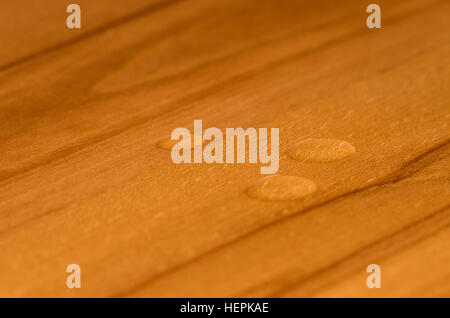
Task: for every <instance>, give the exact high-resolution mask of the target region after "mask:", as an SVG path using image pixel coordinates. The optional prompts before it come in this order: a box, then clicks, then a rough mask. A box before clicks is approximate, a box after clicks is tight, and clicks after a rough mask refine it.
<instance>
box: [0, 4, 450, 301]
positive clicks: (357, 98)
mask: <svg viewBox="0 0 450 318" xmlns="http://www.w3.org/2000/svg"><path fill="white" fill-rule="evenodd" d="M26 3H27V5H28V7H27V6H26V5H23V3H22V2H20V3H19V2H17V3H16V2H15V1H8V2H7V1H2V2H1V4H0V21H1V24H2V27H1V28H0V41H1V48H0V119H1V121H0V125H1V128H0V153H1V155H0V250H1V256H0V296H4V297H5V296H7V297H11V296H20V297H22V296H25V297H29V296H44V297H48V296H57V297H59V296H64V297H85V296H95V297H98V296H124V297H128V296H138V297H141V296H152V297H165V296H176V297H178V296H184V297H195V296H222V297H228V296H275V297H285V296H286V297H297V296H307V297H315V296H327V297H328V296H332V297H334V296H344V297H345V296H363V297H381V296H427V297H428V296H447V297H448V296H450V226H449V225H450V208H449V204H450V174H449V163H450V159H449V154H450V145H449V138H450V134H449V125H448V124H449V121H450V32H449V30H450V19H449V17H450V15H449V13H450V2H449V1H436V0H410V1H400V0H398V1H392V0H389V1H387V0H385V1H377V3H378V4H379V5H380V6H381V9H382V28H381V29H378V30H370V29H368V28H367V27H366V25H365V20H366V17H367V13H366V11H365V8H366V6H367V5H368V4H369V2H367V3H365V2H364V1H359V0H358V1H356V0H354V1H353V0H351V1H348V0H346V1H340V2H336V1H332V0H320V1H312V0H311V1H306V0H305V1H294V0H281V1H280V0H273V1H267V0H245V1H244V0H215V1H210V0H189V1H188V0H185V1H168V0H154V1H144V0H133V1H126V2H125V1H122V0H120V1H119V0H115V1H111V0H95V1H93V0H90V1H88V0H83V1H81V0H79V1H77V2H76V3H78V4H80V6H81V8H82V18H83V22H82V23H83V24H82V25H83V27H82V29H81V30H69V29H67V28H66V26H65V19H66V16H67V14H66V13H65V8H66V6H67V5H68V4H69V3H70V2H69V1H64V0H48V1H45V2H43V1H38V0H27V1H26ZM194 119H202V120H203V125H204V127H212V126H215V127H219V128H221V129H224V128H226V127H244V128H246V127H279V128H280V154H281V157H280V170H279V174H280V175H290V176H300V177H304V178H308V179H310V180H312V181H314V182H315V183H316V184H317V187H318V190H317V191H316V192H315V193H314V194H312V195H310V196H308V197H307V198H305V199H303V200H294V201H283V202H263V201H258V200H255V199H252V198H249V197H248V196H247V195H246V194H245V189H246V188H247V187H248V186H249V185H250V184H252V183H254V182H255V181H256V180H258V179H259V178H261V175H260V170H259V166H258V165H251V164H239V165H238V164H235V165H231V164H229V165H224V164H213V165H207V164H200V165H194V164H191V165H189V164H184V165H175V164H174V163H172V161H171V158H170V152H169V151H167V150H164V149H160V148H158V147H157V144H158V142H159V141H161V140H163V139H167V138H168V137H169V136H170V133H171V131H172V130H173V129H174V128H176V127H188V128H190V129H192V125H193V120H194ZM317 137H324V138H335V139H339V140H343V141H346V142H348V143H350V144H352V145H353V146H354V147H355V149H356V153H355V154H354V155H352V156H350V157H348V158H346V159H343V160H339V161H335V162H327V163H305V162H299V161H295V160H292V159H290V158H289V157H287V156H286V155H285V154H286V150H287V149H288V148H289V147H290V146H291V145H293V144H295V143H296V142H298V141H300V140H303V139H306V138H317ZM72 263H75V264H79V265H80V266H81V270H82V278H81V279H82V288H81V289H68V288H67V287H66V277H67V275H68V274H67V273H66V267H67V265H68V264H72ZM372 263H375V264H379V265H380V267H381V282H382V283H381V284H382V287H381V288H380V289H369V288H367V286H366V278H367V276H368V273H366V267H367V265H369V264H372Z"/></svg>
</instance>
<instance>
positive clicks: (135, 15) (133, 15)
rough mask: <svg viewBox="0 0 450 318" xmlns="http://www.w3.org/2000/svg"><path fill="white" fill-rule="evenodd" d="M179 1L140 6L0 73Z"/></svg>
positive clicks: (7, 66)
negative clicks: (140, 7)
mask: <svg viewBox="0 0 450 318" xmlns="http://www.w3.org/2000/svg"><path fill="white" fill-rule="evenodd" d="M181 1H184V0H164V1H162V2H158V3H153V4H150V5H148V6H147V7H144V8H142V9H141V10H139V11H136V12H133V13H131V14H129V15H126V16H124V17H120V18H118V19H116V20H113V21H111V22H109V23H107V24H104V25H101V26H99V27H97V28H95V29H93V30H90V31H86V32H85V33H83V34H81V35H80V36H78V37H76V38H73V39H69V40H66V41H63V42H60V43H57V44H55V45H52V46H49V47H47V48H45V49H43V50H40V51H39V52H36V53H32V54H29V55H27V56H24V57H21V58H19V59H17V60H15V61H12V62H10V63H7V64H5V65H2V66H0V73H1V72H4V71H6V70H8V69H11V68H13V67H15V66H18V65H20V64H23V63H26V62H28V61H32V60H34V59H36V58H38V57H41V56H43V55H47V54H49V53H51V52H53V51H57V50H60V49H63V48H66V47H68V46H71V45H74V44H76V43H79V42H81V41H84V40H86V39H89V38H91V37H94V36H96V35H98V34H100V33H103V32H105V31H107V30H109V29H111V28H116V27H119V26H122V25H125V24H127V23H129V22H131V21H133V20H135V19H139V18H142V17H145V16H146V15H149V14H152V13H154V12H157V11H160V10H163V9H166V8H168V7H170V6H172V5H174V4H176V3H179V2H181Z"/></svg>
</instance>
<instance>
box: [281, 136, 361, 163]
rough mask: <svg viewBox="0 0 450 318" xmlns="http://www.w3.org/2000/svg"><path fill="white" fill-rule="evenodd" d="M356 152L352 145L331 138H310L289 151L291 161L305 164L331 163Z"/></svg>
mask: <svg viewBox="0 0 450 318" xmlns="http://www.w3.org/2000/svg"><path fill="white" fill-rule="evenodd" d="M355 152H356V149H355V147H353V145H351V144H350V143H348V142H346V141H343V140H338V139H331V138H310V139H306V140H303V141H300V142H299V143H296V144H295V145H293V146H292V147H291V148H289V149H288V151H287V153H288V156H289V157H290V158H291V159H294V160H299V161H303V162H329V161H335V160H339V159H342V158H345V157H348V156H350V155H352V154H354V153H355Z"/></svg>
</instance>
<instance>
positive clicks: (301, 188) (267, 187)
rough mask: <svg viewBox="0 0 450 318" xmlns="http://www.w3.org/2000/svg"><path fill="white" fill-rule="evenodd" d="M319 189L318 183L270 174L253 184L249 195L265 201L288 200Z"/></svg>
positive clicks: (299, 197) (248, 192)
mask: <svg viewBox="0 0 450 318" xmlns="http://www.w3.org/2000/svg"><path fill="white" fill-rule="evenodd" d="M316 190H317V186H316V184H315V183H314V182H313V181H311V180H309V179H305V178H301V177H294V176H270V177H266V178H263V179H261V180H259V181H257V182H256V183H255V184H253V185H251V186H250V187H249V188H248V189H247V191H246V193H247V195H248V196H249V197H251V198H254V199H259V200H265V201H286V200H297V199H301V198H304V197H306V196H308V195H310V194H311V193H313V192H315V191H316Z"/></svg>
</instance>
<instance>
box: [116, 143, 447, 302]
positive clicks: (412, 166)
mask: <svg viewBox="0 0 450 318" xmlns="http://www.w3.org/2000/svg"><path fill="white" fill-rule="evenodd" d="M449 146H450V140H446V141H445V142H443V143H440V144H438V145H435V146H433V147H431V148H429V149H428V150H426V151H424V152H423V153H421V154H419V155H418V156H416V157H414V158H413V159H412V160H410V161H409V162H407V163H405V164H404V165H402V166H401V167H400V168H399V169H398V170H397V171H395V172H394V173H392V174H390V175H388V176H387V177H385V178H383V179H382V180H381V181H378V182H376V183H374V184H370V185H367V186H365V187H362V188H358V189H355V190H353V191H350V192H346V193H343V194H341V195H338V196H336V197H333V198H331V199H328V200H325V201H323V202H320V203H318V204H315V205H312V206H310V207H307V208H305V209H303V210H300V211H297V212H295V213H293V214H290V215H288V216H286V217H282V218H279V219H276V220H275V221H273V222H270V223H267V224H264V225H262V226H260V227H258V228H256V229H254V230H252V231H250V232H247V233H245V234H244V235H241V236H239V237H237V238H234V239H232V240H230V241H228V242H226V243H223V244H221V245H219V246H216V247H214V248H212V249H211V250H209V251H207V252H204V253H202V254H200V255H198V256H196V257H193V258H191V259H190V260H188V261H186V262H184V263H181V264H178V265H176V266H174V267H172V268H170V269H168V270H165V271H163V272H161V273H159V274H157V275H154V276H153V277H150V278H148V279H146V280H144V281H143V282H142V283H140V284H138V285H136V286H134V287H132V288H130V289H128V290H126V291H123V292H120V293H118V294H116V295H113V296H112V297H126V296H127V295H128V294H131V293H133V292H136V291H138V290H140V289H143V288H144V287H146V286H148V285H150V284H152V283H154V282H155V281H158V280H160V279H161V278H163V277H165V276H167V275H170V274H172V273H174V272H177V271H179V270H181V269H182V268H184V267H186V266H190V265H192V264H195V263H197V262H199V261H201V260H203V259H205V258H207V257H209V256H211V255H213V254H215V253H217V252H218V251H220V250H222V249H224V248H229V247H230V246H233V245H236V244H239V243H240V242H242V241H244V240H246V239H248V238H250V237H253V236H255V235H257V234H259V233H260V232H263V231H265V230H267V229H269V228H272V227H274V226H277V225H280V224H283V223H286V222H289V221H290V220H293V219H295V218H298V217H300V216H303V215H305V214H306V213H310V212H312V211H314V210H316V209H318V208H321V207H324V206H326V205H329V204H331V203H335V202H338V201H341V200H343V199H346V198H349V197H352V196H354V195H357V194H361V193H364V192H366V191H369V190H372V189H375V188H378V187H381V186H385V185H388V184H394V183H397V182H400V181H402V180H405V179H406V178H409V177H411V176H412V175H414V174H415V173H417V172H419V171H420V170H422V169H423V168H425V167H426V166H428V165H429V164H431V163H432V162H434V161H435V160H436V156H438V155H439V152H445V151H448V148H449ZM430 157H432V158H430ZM421 161H426V162H427V164H426V165H424V164H422V163H421Z"/></svg>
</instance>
